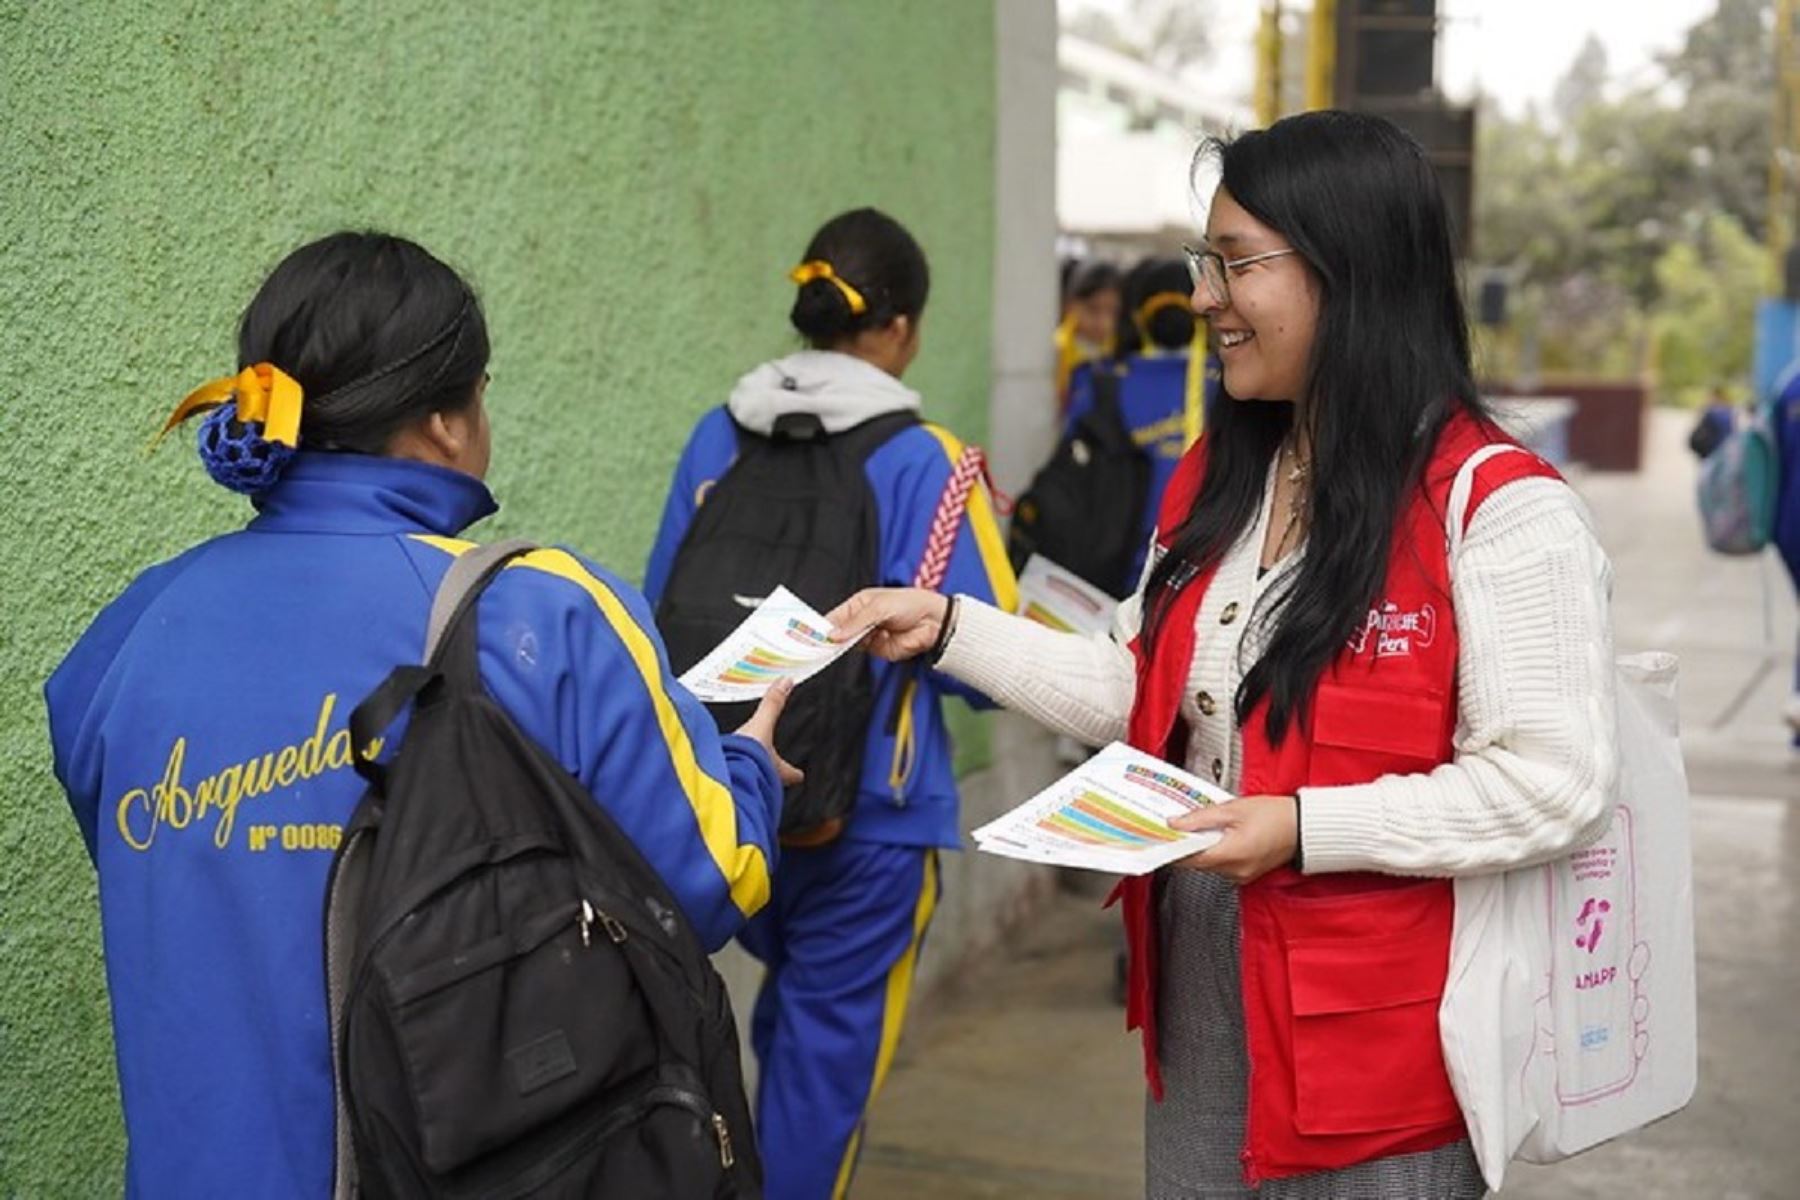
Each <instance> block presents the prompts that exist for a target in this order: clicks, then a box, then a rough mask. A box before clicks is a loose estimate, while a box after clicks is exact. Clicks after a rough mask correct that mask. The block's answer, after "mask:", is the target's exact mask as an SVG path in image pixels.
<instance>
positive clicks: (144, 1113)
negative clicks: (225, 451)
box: [45, 453, 781, 1200]
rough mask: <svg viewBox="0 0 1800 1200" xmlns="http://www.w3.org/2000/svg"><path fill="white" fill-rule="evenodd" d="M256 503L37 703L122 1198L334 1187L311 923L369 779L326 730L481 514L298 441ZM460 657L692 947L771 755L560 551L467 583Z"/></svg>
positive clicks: (384, 656)
mask: <svg viewBox="0 0 1800 1200" xmlns="http://www.w3.org/2000/svg"><path fill="white" fill-rule="evenodd" d="M257 507H258V510H259V511H258V515H257V516H256V518H255V519H254V520H253V521H252V522H251V523H250V525H249V526H248V527H247V528H246V529H244V530H242V531H240V532H237V533H233V534H229V535H226V536H224V537H220V538H217V539H215V540H213V541H209V542H206V543H205V544H203V545H201V546H199V547H196V548H195V549H193V550H191V551H189V552H188V553H186V554H184V555H182V556H181V557H179V558H177V559H175V560H173V561H171V562H168V563H165V564H163V565H161V566H157V567H153V568H151V569H150V570H148V571H146V572H145V573H144V574H143V575H141V576H139V577H138V579H137V580H136V581H135V582H134V583H132V585H131V586H130V587H129V588H128V589H127V590H126V591H125V593H124V594H123V595H122V596H120V597H119V598H118V599H117V600H115V601H113V603H112V604H110V605H108V606H107V608H106V609H105V611H103V612H102V613H101V614H100V616H99V617H98V618H97V619H96V620H95V621H94V623H93V625H92V626H91V627H90V628H89V629H88V631H87V632H86V633H85V634H84V635H83V636H82V638H81V640H80V642H79V643H77V645H76V646H75V648H74V650H73V651H71V652H70V654H69V656H68V658H67V659H66V660H65V661H64V662H63V664H62V666H61V667H60V668H58V670H57V671H56V673H55V674H54V675H53V676H52V677H51V679H50V681H49V683H48V685H47V686H46V689H45V692H46V699H47V702H48V706H49V713H50V730H51V737H52V741H53V745H54V751H55V765H56V773H57V777H58V778H59V779H60V780H61V781H62V784H63V786H64V788H65V789H66V790H67V792H68V799H69V803H70V805H71V806H72V807H73V809H74V812H75V818H76V821H77V822H78V823H79V825H80V827H81V833H82V836H83V838H84V839H85V840H86V843H87V847H88V851H89V853H90V854H91V855H92V857H93V860H94V864H95V867H96V869H97V871H98V875H99V888H100V907H101V918H102V929H103V934H104V939H105V948H106V966H107V976H108V981H109V985H110V990H111V996H112V1010H113V1027H114V1033H115V1040H116V1043H117V1052H118V1065H119V1082H120V1089H121V1092H122V1094H123V1100H124V1109H125V1120H126V1128H127V1132H128V1134H129V1137H130V1154H129V1159H128V1163H127V1193H128V1194H129V1195H132V1196H245V1197H249V1196H279V1197H289V1196H292V1197H305V1198H307V1200H316V1198H317V1197H320V1196H324V1195H327V1194H328V1193H329V1189H330V1183H331V1170H332V1117H333V1099H332V1083H331V1064H330V1056H329V1042H328V1036H327V1028H326V1017H325V982H324V975H323V957H324V956H323V950H322V938H321V911H322V906H323V901H324V894H325V877H326V872H327V869H328V868H329V866H330V862H331V851H332V849H333V848H334V847H335V846H336V845H337V843H338V840H339V837H340V835H341V830H342V827H343V825H344V823H345V822H346V820H347V819H348V818H349V816H350V813H351V811H352V809H353V808H354V807H355V805H356V803H357V800H358V799H359V798H360V795H361V793H362V783H361V781H360V779H359V777H358V776H357V775H356V774H355V773H354V771H353V770H352V769H351V767H350V735H349V732H348V731H347V729H346V724H347V722H348V719H349V714H350V711H351V710H352V709H353V708H354V707H355V705H356V704H357V703H358V702H359V701H360V700H361V699H362V697H363V696H364V695H365V694H367V693H368V692H369V691H370V690H371V689H372V688H373V687H374V686H375V685H376V684H377V683H379V682H380V681H381V680H382V679H383V678H384V677H385V676H386V675H387V673H388V672H389V671H390V670H391V669H392V668H393V667H394V666H395V665H397V664H399V663H402V662H410V661H416V660H417V658H418V656H419V654H420V653H421V651H422V649H423V646H424V637H425V623H426V616H427V613H428V611H429V609H430V604H431V597H432V593H433V590H434V589H435V588H436V586H437V584H438V582H439V580H440V579H441V578H442V577H443V574H444V571H445V570H446V568H447V567H448V565H449V563H450V561H451V560H452V558H453V557H454V556H455V555H456V554H457V553H459V552H460V551H462V550H463V549H466V548H467V546H468V543H464V542H458V541H454V540H452V535H454V534H456V533H457V532H458V531H459V530H461V529H463V528H464V527H465V526H467V525H469V524H471V523H472V522H474V521H476V520H478V519H479V518H481V517H484V516H486V515H488V514H489V513H491V512H493V511H494V509H495V505H494V501H493V499H492V498H491V497H490V495H489V493H488V491H487V489H486V488H485V487H483V486H482V484H481V483H480V482H478V481H477V480H475V479H473V478H471V477H469V476H466V475H463V474H460V473H458V472H455V471H450V470H446V469H442V468H437V467H432V466H427V465H424V464H419V463H410V462H402V461H398V460H394V459H385V458H371V457H364V456H360V455H349V454H319V453H313V454H305V453H303V454H301V455H300V456H299V457H298V458H297V459H296V460H295V461H294V463H293V464H292V465H291V466H290V467H289V468H288V470H287V472H286V473H285V474H284V475H283V477H282V479H281V481H280V482H279V483H278V484H277V485H276V486H275V487H274V488H273V489H272V490H271V491H270V492H268V493H266V494H265V495H264V496H263V497H261V498H260V499H259V501H258V505H257ZM481 669H482V678H483V682H484V683H485V684H486V686H487V687H488V689H489V691H490V692H491V693H492V694H493V696H494V697H495V699H496V700H498V701H499V702H500V703H501V704H502V705H503V706H504V707H505V708H506V710H507V711H508V712H509V713H510V714H511V715H512V716H513V718H514V719H515V720H516V721H517V722H518V724H519V726H520V727H521V728H522V729H523V730H524V731H525V733H527V734H528V735H529V736H531V737H533V738H535V739H536V740H537V741H538V742H539V743H541V744H542V745H543V746H544V747H546V748H547V749H549V750H550V751H551V752H552V753H554V754H555V755H556V757H557V758H558V759H559V760H561V762H562V763H563V765H564V766H566V767H567V768H568V769H569V771H570V772H571V773H573V774H574V775H575V776H576V777H577V778H579V779H580V780H581V782H582V783H583V784H584V785H585V786H586V787H587V789H588V790H589V791H590V792H591V793H592V794H593V795H594V797H595V798H596V800H597V802H598V803H600V804H602V805H604V806H605V807H606V808H607V810H608V811H609V812H610V813H611V814H612V815H613V816H614V817H615V818H616V819H617V821H618V822H619V824H620V826H621V827H622V828H623V829H624V831H625V832H626V833H627V834H628V835H629V836H630V837H631V838H632V839H633V840H634V841H635V842H636V844H637V845H638V846H639V847H640V848H641V849H642V850H643V852H644V854H645V856H646V857H647V858H648V859H649V860H650V862H651V863H652V864H653V865H654V866H656V868H657V869H658V870H659V871H661V873H662V875H663V878H664V879H665V880H667V881H668V884H669V886H670V888H671V889H672V890H673V891H674V893H675V895H676V896H677V897H678V898H679V900H680V901H681V904H682V906H683V908H684V909H685V911H686V913H687V915H688V917H689V918H690V919H691V920H692V922H693V924H694V926H695V927H696V929H697V931H698V933H699V935H700V937H701V939H702V940H703V941H704V942H705V944H706V945H707V947H708V948H717V947H719V946H720V945H722V944H724V943H725V942H726V941H727V940H729V939H730V938H731V937H732V936H733V935H734V934H736V933H737V932H738V931H739V929H740V927H741V926H742V925H743V923H744V921H745V919H746V918H747V917H748V916H749V915H750V914H751V913H754V912H755V911H756V910H757V909H759V908H760V907H762V905H763V903H764V902H765V901H766V900H767V898H768V896H769V892H770V876H771V872H772V870H773V868H774V865H775V855H776V846H775V839H774V830H775V827H776V825H777V823H778V818H779V811H780V808H779V806H780V803H781V799H780V797H781V792H780V784H779V782H778V780H777V779H776V776H775V770H774V766H773V763H772V762H771V761H770V759H769V756H768V754H767V752H766V751H764V750H763V748H762V747H761V746H759V745H757V744H756V743H754V742H752V741H749V740H747V739H744V738H739V737H725V738H721V737H720V736H719V735H718V733H717V732H716V731H715V729H714V726H713V723H712V720H711V718H710V717H709V716H708V715H707V713H706V711H705V710H704V709H703V708H701V707H700V705H699V703H698V702H697V701H695V700H694V698H693V697H692V696H691V695H689V694H688V693H687V692H686V691H685V689H683V688H681V687H680V686H679V685H678V684H676V683H675V682H674V681H673V679H672V677H671V675H670V672H669V668H668V664H667V661H666V658H665V656H664V654H663V651H662V644H661V641H660V639H659V638H658V637H657V635H656V633H655V630H654V628H653V627H652V625H651V621H650V612H649V609H648V607H647V606H646V605H645V603H644V600H643V598H642V597H641V596H639V595H638V594H637V593H636V592H635V591H634V590H633V589H632V588H630V587H628V586H627V585H625V584H624V583H622V582H620V581H619V580H618V579H617V578H616V577H614V576H612V575H610V574H608V573H607V572H605V571H603V570H601V569H599V568H598V567H596V566H594V565H593V564H592V563H588V562H585V561H583V560H582V559H579V558H577V557H576V556H575V555H573V554H570V553H568V552H567V551H562V550H543V551H538V552H536V553H533V554H531V555H530V556H528V557H527V558H525V559H524V560H522V561H521V562H520V563H518V564H515V565H514V566H512V567H510V568H509V569H508V570H506V571H505V572H504V573H503V574H502V575H501V577H500V578H499V579H498V580H496V581H495V582H494V584H493V585H492V586H491V588H490V589H489V591H488V592H487V593H486V594H485V595H484V597H483V599H482V604H481ZM399 733H400V730H399V729H398V728H396V730H394V731H392V732H391V733H390V743H391V742H392V739H393V738H395V737H398V736H399Z"/></svg>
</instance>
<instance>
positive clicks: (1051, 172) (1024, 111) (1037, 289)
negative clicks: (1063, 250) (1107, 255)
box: [987, 0, 1058, 495]
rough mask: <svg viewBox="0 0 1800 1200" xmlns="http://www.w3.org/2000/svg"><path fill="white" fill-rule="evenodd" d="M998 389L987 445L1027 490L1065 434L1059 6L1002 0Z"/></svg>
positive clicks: (1008, 483)
mask: <svg viewBox="0 0 1800 1200" xmlns="http://www.w3.org/2000/svg"><path fill="white" fill-rule="evenodd" d="M994 22H995V37H994V44H995V60H996V61H995V69H994V78H995V87H996V88H997V89H998V103H997V105H996V114H997V115H996V119H995V130H994V220H995V223H996V229H995V238H994V324H993V346H994V349H993V380H994V382H993V394H992V398H991V400H990V407H989V411H988V420H989V426H988V440H987V449H988V453H989V457H990V459H991V460H992V463H993V468H994V478H995V481H996V482H997V483H999V485H1000V487H1001V489H1002V490H1003V491H1006V492H1008V493H1010V494H1013V495H1017V494H1018V492H1020V491H1021V490H1023V488H1024V487H1025V485H1026V484H1027V483H1028V482H1030V479H1031V473H1032V472H1033V471H1034V470H1035V469H1036V468H1037V467H1038V466H1039V465H1040V464H1041V463H1042V462H1043V460H1044V459H1045V458H1046V457H1048V455H1049V452H1050V448H1051V446H1052V445H1053V444H1054V442H1055V440H1056V403H1055V398H1054V392H1053V387H1054V382H1053V380H1054V362H1053V360H1052V353H1051V345H1050V334H1051V331H1052V330H1054V329H1055V328H1056V317H1057V307H1058V306H1057V298H1056V289H1057V270H1056V87H1057V67H1056V35H1057V26H1056V6H1055V5H1054V4H1051V3H1047V2H1046V0H996V2H995V4H994Z"/></svg>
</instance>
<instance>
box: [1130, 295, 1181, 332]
mask: <svg viewBox="0 0 1800 1200" xmlns="http://www.w3.org/2000/svg"><path fill="white" fill-rule="evenodd" d="M1175 307H1180V308H1183V309H1186V310H1187V311H1188V312H1190V313H1191V312H1193V311H1194V306H1193V302H1192V300H1191V298H1190V297H1189V296H1188V295H1187V294H1186V293H1185V292H1158V293H1156V294H1155V295H1154V296H1151V297H1150V298H1149V299H1148V300H1145V301H1144V302H1143V303H1142V304H1140V305H1138V308H1137V312H1135V313H1133V314H1132V320H1134V321H1136V322H1137V327H1138V332H1139V333H1141V334H1143V335H1144V340H1145V341H1149V340H1150V321H1151V319H1152V318H1154V317H1155V316H1156V314H1157V313H1159V312H1161V311H1162V310H1163V309H1165V308H1175Z"/></svg>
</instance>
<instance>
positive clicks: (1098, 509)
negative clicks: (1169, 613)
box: [1006, 365, 1150, 596]
mask: <svg viewBox="0 0 1800 1200" xmlns="http://www.w3.org/2000/svg"><path fill="white" fill-rule="evenodd" d="M1093 379H1094V406H1093V407H1092V408H1091V409H1089V410H1088V411H1087V412H1086V413H1083V414H1082V415H1081V417H1080V418H1079V419H1077V421H1076V422H1075V425H1074V428H1072V429H1071V430H1070V431H1069V433H1068V434H1067V436H1065V437H1064V438H1063V440H1062V441H1061V442H1060V443H1059V444H1058V445H1057V447H1056V453H1055V454H1053V455H1052V456H1051V458H1050V461H1049V462H1047V463H1045V464H1044V466H1043V468H1042V469H1041V470H1039V471H1038V473H1037V475H1036V476H1035V477H1034V478H1033V479H1032V481H1031V486H1030V487H1029V488H1027V489H1026V491H1025V494H1024V495H1023V496H1020V497H1019V500H1018V504H1017V506H1016V507H1015V508H1014V509H1013V518H1012V528H1011V529H1010V530H1009V531H1008V533H1007V539H1006V545H1007V553H1008V555H1009V556H1010V557H1011V559H1012V563H1013V569H1014V570H1023V569H1024V566H1025V560H1026V559H1028V558H1030V557H1031V556H1032V555H1033V554H1041V555H1043V556H1044V557H1045V558H1047V559H1049V560H1050V561H1052V562H1054V563H1056V564H1058V565H1059V566H1062V567H1066V568H1068V569H1069V570H1071V571H1073V572H1075V574H1077V575H1079V576H1081V577H1082V578H1083V579H1085V580H1087V581H1088V582H1089V583H1091V584H1093V585H1094V586H1095V587H1097V588H1100V589H1102V590H1104V591H1107V592H1110V593H1112V594H1113V595H1115V596H1123V595H1125V594H1126V593H1127V592H1129V591H1130V589H1131V587H1132V586H1133V585H1134V584H1135V583H1136V582H1137V581H1136V580H1134V579H1131V578H1129V575H1130V573H1131V560H1132V557H1133V555H1135V554H1136V553H1137V551H1138V547H1139V543H1140V537H1139V534H1140V531H1141V528H1142V523H1143V519H1144V505H1145V504H1146V503H1148V502H1149V497H1150V458H1149V456H1148V455H1147V454H1145V453H1144V451H1143V450H1142V449H1140V448H1139V447H1138V445H1137V443H1136V442H1135V441H1134V440H1133V439H1132V436H1131V430H1130V429H1128V428H1126V425H1125V416H1124V413H1123V411H1122V410H1121V409H1120V407H1119V376H1118V375H1117V374H1116V373H1115V372H1114V370H1113V369H1112V368H1111V367H1106V366H1099V365H1096V366H1095V368H1094V371H1093Z"/></svg>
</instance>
